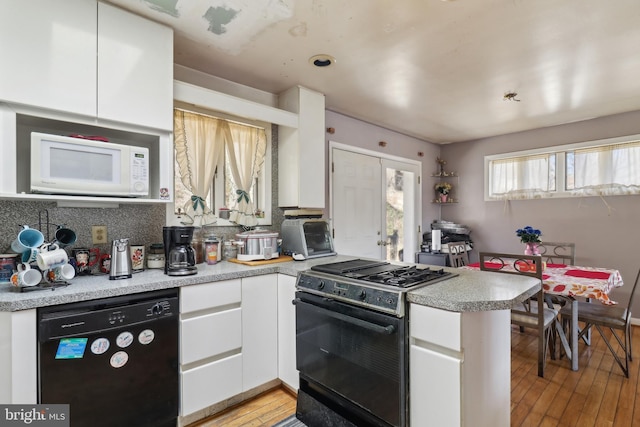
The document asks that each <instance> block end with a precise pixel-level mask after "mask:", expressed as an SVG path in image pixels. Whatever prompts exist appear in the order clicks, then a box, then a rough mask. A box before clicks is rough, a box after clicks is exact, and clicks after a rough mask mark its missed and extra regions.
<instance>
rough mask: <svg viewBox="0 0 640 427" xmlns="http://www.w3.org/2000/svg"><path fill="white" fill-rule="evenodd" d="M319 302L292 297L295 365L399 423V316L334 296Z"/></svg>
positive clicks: (401, 369)
mask: <svg viewBox="0 0 640 427" xmlns="http://www.w3.org/2000/svg"><path fill="white" fill-rule="evenodd" d="M303 299H306V298H304V297H303ZM323 304H326V306H324V307H322V306H318V305H315V304H310V303H307V302H304V301H302V300H301V299H300V298H299V299H298V300H297V301H296V344H297V368H298V370H299V371H300V373H301V374H302V375H304V376H305V377H307V378H308V379H309V380H311V381H315V382H317V383H319V384H322V385H323V386H325V387H327V388H329V389H330V390H332V391H334V392H336V393H337V394H338V395H341V396H342V397H344V398H346V399H348V400H350V401H352V402H354V403H356V404H357V405H359V406H360V407H362V408H364V409H366V410H368V411H369V412H371V413H373V414H374V415H375V416H377V417H379V418H382V419H383V420H385V421H386V422H388V423H389V424H391V425H399V421H400V417H401V415H400V414H401V412H402V411H403V410H404V406H403V405H404V399H405V391H404V387H405V384H404V380H402V378H403V375H404V369H405V362H404V359H405V354H406V351H405V349H404V348H403V346H404V338H403V337H404V326H403V322H402V319H398V318H396V317H393V316H389V315H386V314H382V313H377V312H372V311H370V310H366V309H362V308H357V307H354V306H350V305H346V304H342V303H340V302H337V301H328V302H326V300H325V302H324V303H323Z"/></svg>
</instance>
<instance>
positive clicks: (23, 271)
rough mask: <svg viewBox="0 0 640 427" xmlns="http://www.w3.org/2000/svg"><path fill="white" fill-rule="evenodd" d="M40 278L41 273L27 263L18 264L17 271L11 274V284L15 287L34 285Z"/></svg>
mask: <svg viewBox="0 0 640 427" xmlns="http://www.w3.org/2000/svg"><path fill="white" fill-rule="evenodd" d="M40 280H42V274H41V273H40V272H39V271H38V270H35V269H32V268H31V266H30V265H29V264H24V263H20V264H18V271H17V272H15V273H13V275H12V276H11V284H12V285H13V286H16V287H24V286H35V285H37V284H38V283H40Z"/></svg>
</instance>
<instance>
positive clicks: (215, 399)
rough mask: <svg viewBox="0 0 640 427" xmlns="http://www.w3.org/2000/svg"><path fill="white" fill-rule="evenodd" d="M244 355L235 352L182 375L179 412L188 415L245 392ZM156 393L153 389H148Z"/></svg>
mask: <svg viewBox="0 0 640 427" xmlns="http://www.w3.org/2000/svg"><path fill="white" fill-rule="evenodd" d="M241 378H242V355H241V354H235V355H233V356H229V357H225V358H223V359H220V360H216V361H214V362H211V363H207V364H205V365H202V366H198V367H196V368H193V369H189V370H188V371H184V372H182V373H181V375H180V380H181V381H180V386H181V388H180V391H181V393H180V415H182V416H185V415H189V414H192V413H194V412H196V411H199V410H201V409H204V408H206V407H208V406H211V405H214V404H216V403H219V402H222V401H223V400H225V399H228V398H230V397H233V396H235V395H238V394H240V393H241V392H242V381H241ZM149 393H150V394H149V396H150V397H151V396H153V390H150V391H149Z"/></svg>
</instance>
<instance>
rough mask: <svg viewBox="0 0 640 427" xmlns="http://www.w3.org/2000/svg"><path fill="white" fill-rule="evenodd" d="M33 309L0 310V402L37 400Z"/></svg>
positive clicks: (34, 310)
mask: <svg viewBox="0 0 640 427" xmlns="http://www.w3.org/2000/svg"><path fill="white" fill-rule="evenodd" d="M37 331H38V327H37V320H36V309H35V308H34V309H31V310H21V311H5V312H0V360H1V361H2V363H0V402H2V403H21V404H35V403H38V370H37V366H38V355H37V353H38V336H37Z"/></svg>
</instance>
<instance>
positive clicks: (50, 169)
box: [31, 132, 149, 197]
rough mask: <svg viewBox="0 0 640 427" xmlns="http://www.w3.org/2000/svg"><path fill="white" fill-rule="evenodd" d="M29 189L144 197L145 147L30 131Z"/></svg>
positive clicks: (146, 174) (146, 190)
mask: <svg viewBox="0 0 640 427" xmlns="http://www.w3.org/2000/svg"><path fill="white" fill-rule="evenodd" d="M31 191H32V192H34V193H48V194H72V195H86V196H116V197H145V196H148V195H149V150H148V149H147V148H144V147H134V146H129V145H121V144H113V143H110V142H103V141H96V140H92V139H85V138H77V137H70V136H59V135H48V134H44V133H39V132H32V133H31Z"/></svg>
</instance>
